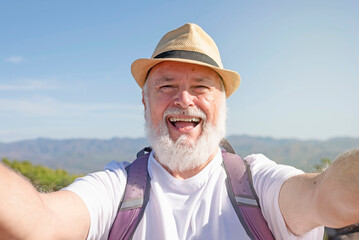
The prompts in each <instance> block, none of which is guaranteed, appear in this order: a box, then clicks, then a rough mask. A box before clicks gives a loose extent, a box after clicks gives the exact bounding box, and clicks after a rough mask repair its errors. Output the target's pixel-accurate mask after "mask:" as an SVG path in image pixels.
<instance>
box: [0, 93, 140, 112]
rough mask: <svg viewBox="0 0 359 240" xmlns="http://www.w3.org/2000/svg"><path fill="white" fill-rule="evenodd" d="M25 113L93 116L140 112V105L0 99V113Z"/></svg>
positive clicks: (50, 99) (45, 99) (42, 99)
mask: <svg viewBox="0 0 359 240" xmlns="http://www.w3.org/2000/svg"><path fill="white" fill-rule="evenodd" d="M15 113H17V114H26V115H28V116H29V115H30V116H43V117H44V116H86V115H88V116H94V115H98V114H102V115H103V114H106V115H122V116H127V115H131V114H142V106H141V105H119V104H106V103H104V104H76V103H66V102H60V101H56V100H54V99H52V98H47V97H45V98H44V97H37V98H32V99H0V115H2V114H5V115H8V114H15Z"/></svg>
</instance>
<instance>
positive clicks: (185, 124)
mask: <svg viewBox="0 0 359 240" xmlns="http://www.w3.org/2000/svg"><path fill="white" fill-rule="evenodd" d="M173 125H174V126H175V127H176V128H182V129H183V128H184V129H190V128H194V127H195V126H196V125H195V123H194V122H181V121H179V122H174V123H173Z"/></svg>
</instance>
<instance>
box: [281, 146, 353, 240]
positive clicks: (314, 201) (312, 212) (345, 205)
mask: <svg viewBox="0 0 359 240" xmlns="http://www.w3.org/2000/svg"><path fill="white" fill-rule="evenodd" d="M279 206H280V209H281V212H282V215H283V217H284V220H285V222H286V224H287V226H288V227H289V229H290V230H291V231H292V232H293V233H294V234H296V235H301V234H304V233H306V232H308V231H309V230H311V229H313V228H315V227H317V226H322V225H324V226H328V227H332V228H340V227H344V226H347V225H350V224H354V223H357V222H359V148H358V149H355V150H352V151H349V152H347V153H344V154H343V155H341V156H340V157H339V158H338V159H337V160H335V161H334V162H333V164H332V165H331V166H330V167H329V168H328V169H327V170H326V171H324V172H323V173H321V174H315V173H312V174H303V175H298V176H295V177H292V178H290V179H288V180H287V181H286V182H285V183H284V184H283V187H282V189H281V191H280V195H279Z"/></svg>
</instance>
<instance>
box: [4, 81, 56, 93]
mask: <svg viewBox="0 0 359 240" xmlns="http://www.w3.org/2000/svg"><path fill="white" fill-rule="evenodd" d="M55 88H56V86H54V85H51V84H49V83H47V82H45V81H39V80H29V81H26V82H24V83H19V84H2V85H0V91H20V90H30V91H31V90H43V89H55Z"/></svg>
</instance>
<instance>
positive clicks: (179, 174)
mask: <svg viewBox="0 0 359 240" xmlns="http://www.w3.org/2000/svg"><path fill="white" fill-rule="evenodd" d="M216 153H217V152H214V153H213V154H212V155H211V156H210V157H209V158H208V160H207V161H206V162H205V163H203V164H202V165H200V166H198V167H196V168H193V169H189V170H185V171H175V170H171V169H169V168H168V167H167V166H165V165H163V164H161V163H160V161H158V159H157V156H155V159H156V161H157V162H158V163H159V164H161V166H162V167H163V168H164V169H166V171H167V172H169V173H170V174H171V175H172V176H173V177H175V178H177V179H187V178H191V177H193V176H195V175H197V174H198V173H199V172H201V171H202V170H203V169H204V168H205V167H206V166H207V165H208V164H209V163H210V162H211V161H212V160H213V158H214V157H215V156H216Z"/></svg>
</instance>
